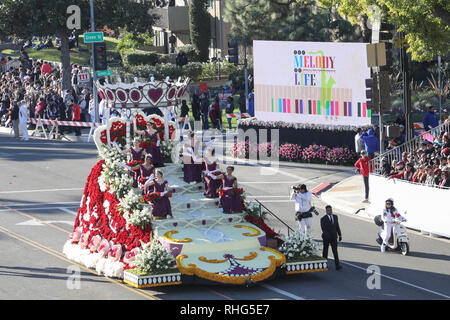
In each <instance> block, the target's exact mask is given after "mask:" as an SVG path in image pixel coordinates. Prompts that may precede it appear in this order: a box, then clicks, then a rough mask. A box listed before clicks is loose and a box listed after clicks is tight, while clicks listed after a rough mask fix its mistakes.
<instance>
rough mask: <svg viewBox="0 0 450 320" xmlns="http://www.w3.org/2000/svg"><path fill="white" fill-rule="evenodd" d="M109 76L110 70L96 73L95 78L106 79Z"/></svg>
mask: <svg viewBox="0 0 450 320" xmlns="http://www.w3.org/2000/svg"><path fill="white" fill-rule="evenodd" d="M110 75H112V71H111V70H103V71H97V77H108V76H110Z"/></svg>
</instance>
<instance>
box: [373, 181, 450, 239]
mask: <svg viewBox="0 0 450 320" xmlns="http://www.w3.org/2000/svg"><path fill="white" fill-rule="evenodd" d="M369 184H370V203H371V205H370V209H369V210H370V214H371V215H377V214H381V213H382V212H383V208H384V203H385V201H386V199H388V198H393V199H394V205H395V207H396V208H398V210H399V212H400V214H402V215H403V213H404V212H405V211H406V215H405V216H404V217H405V218H406V219H407V220H408V221H407V222H406V224H405V226H406V227H408V228H412V229H416V230H420V231H423V232H428V233H431V234H435V235H439V236H443V237H447V238H450V207H449V206H448V199H449V196H450V190H449V189H440V188H437V187H433V186H427V185H423V184H416V183H411V182H408V181H404V180H398V179H391V180H388V179H387V178H385V177H382V176H379V175H375V174H371V175H370V178H369Z"/></svg>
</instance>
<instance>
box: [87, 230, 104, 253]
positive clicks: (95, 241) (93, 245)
mask: <svg viewBox="0 0 450 320" xmlns="http://www.w3.org/2000/svg"><path fill="white" fill-rule="evenodd" d="M101 241H102V237H100V235H98V234H97V235H95V236H93V237H92V238H91V241H89V250H91V252H96V251H97V249H98V247H99V246H100V242H101Z"/></svg>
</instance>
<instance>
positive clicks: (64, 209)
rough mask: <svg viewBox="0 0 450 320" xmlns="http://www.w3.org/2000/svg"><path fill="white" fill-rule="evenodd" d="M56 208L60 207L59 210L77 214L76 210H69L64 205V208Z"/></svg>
mask: <svg viewBox="0 0 450 320" xmlns="http://www.w3.org/2000/svg"><path fill="white" fill-rule="evenodd" d="M58 209H60V210H62V211H64V212H67V213H70V214H72V215H74V216H76V215H77V214H78V212H76V211H72V210H69V209H67V207H65V208H58Z"/></svg>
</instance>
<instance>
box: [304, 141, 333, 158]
mask: <svg viewBox="0 0 450 320" xmlns="http://www.w3.org/2000/svg"><path fill="white" fill-rule="evenodd" d="M327 152H328V147H326V146H322V145H317V144H314V145H312V146H309V147H307V148H305V149H303V151H302V159H303V160H310V161H311V160H312V161H319V162H321V161H326V160H327Z"/></svg>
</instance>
